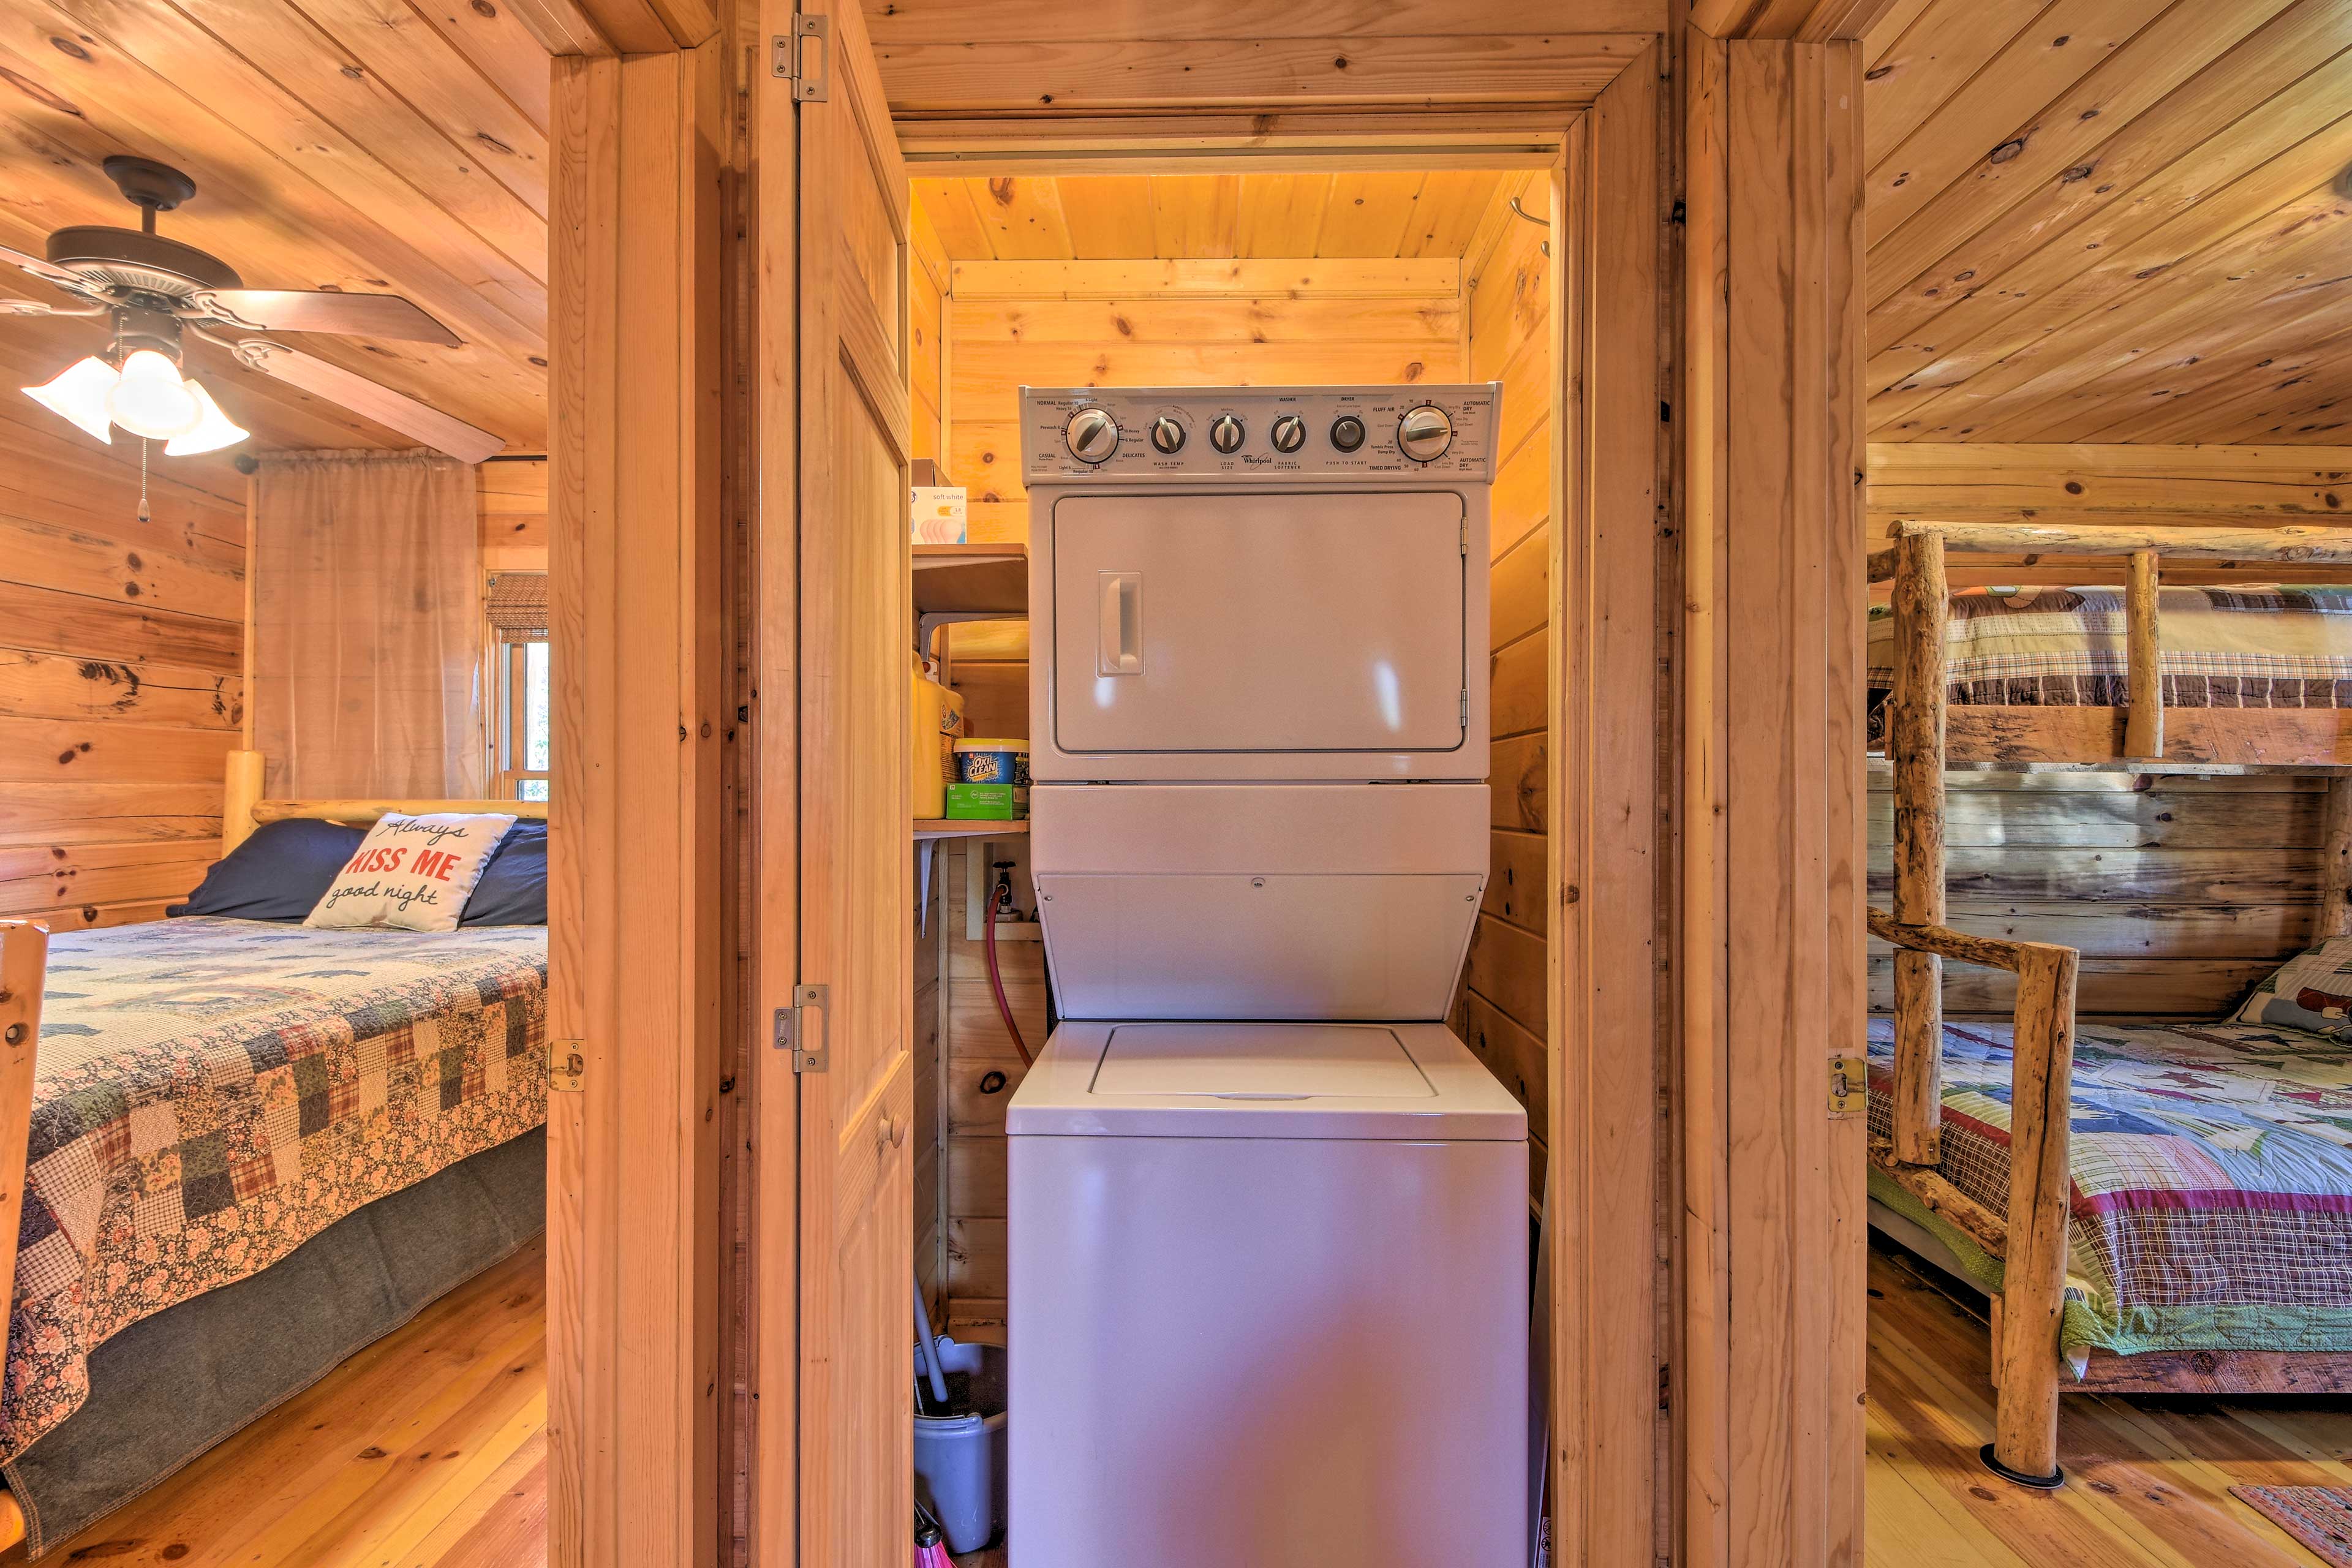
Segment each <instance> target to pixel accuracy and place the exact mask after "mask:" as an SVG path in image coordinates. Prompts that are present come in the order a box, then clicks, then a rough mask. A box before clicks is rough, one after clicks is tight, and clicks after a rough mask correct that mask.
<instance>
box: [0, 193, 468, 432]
mask: <svg viewBox="0 0 2352 1568" xmlns="http://www.w3.org/2000/svg"><path fill="white" fill-rule="evenodd" d="M105 169H106V173H107V175H108V177H109V178H110V179H112V180H113V181H114V183H115V184H116V186H117V187H118V188H119V189H121V192H122V195H123V196H124V198H125V199H127V200H129V201H130V202H131V203H133V204H134V205H137V206H138V208H139V211H140V226H139V227H137V228H135V229H131V228H110V227H107V226H102V225H83V226H77V227H73V228H61V229H59V230H58V231H57V232H56V233H55V234H52V235H51V236H49V238H48V244H47V251H48V255H47V258H42V257H37V256H28V255H26V253H25V252H23V251H21V250H14V249H11V248H9V247H6V246H0V259H5V260H8V261H13V262H15V263H16V265H17V266H19V267H21V268H24V269H25V270H26V271H27V272H29V273H31V274H32V275H33V276H34V277H36V278H38V279H42V280H43V281H44V282H47V283H51V284H54V285H56V286H57V287H58V288H59V289H64V290H65V291H66V292H67V293H68V294H71V295H73V296H74V297H75V298H76V299H77V300H79V301H81V302H80V303H78V304H74V305H53V304H48V303H46V302H43V301H40V300H15V299H0V315H17V316H106V317H110V318H111V326H112V329H113V335H112V337H111V339H110V342H109V343H108V345H107V346H106V348H104V349H103V350H101V351H100V353H94V354H91V355H89V356H88V357H86V358H84V359H82V360H80V361H78V362H77V363H74V364H72V365H70V366H68V368H67V369H66V370H64V371H63V372H61V373H60V374H58V376H57V377H56V378H55V379H54V380H52V381H50V382H48V383H47V384H44V385H41V386H28V387H26V388H25V392H26V395H29V396H31V397H33V398H35V399H36V400H37V401H38V402H40V403H42V404H43V405H47V407H48V408H50V409H52V410H54V411H55V412H57V413H58V414H61V415H63V416H65V417H66V418H68V419H70V420H72V421H73V422H74V423H75V424H77V425H79V426H81V427H82V428H83V429H85V430H87V431H89V433H90V434H91V435H93V436H95V437H98V438H99V439H100V440H101V441H111V440H112V437H111V436H110V434H109V432H108V427H109V426H110V425H119V426H121V427H122V428H123V429H125V430H128V431H130V432H131V434H133V435H136V436H141V437H146V438H148V439H151V440H161V441H167V442H168V443H169V445H167V446H166V447H164V448H163V450H164V453H165V455H166V456H171V457H179V456H184V455H186V454H189V453H193V452H209V451H213V450H215V449H216V448H218V447H226V446H229V445H231V444H233V443H235V442H237V441H241V440H243V439H244V438H245V437H246V434H247V433H246V432H245V431H244V430H241V429H239V428H238V427H237V426H236V425H235V424H233V423H231V422H230V421H229V419H228V418H227V417H226V416H224V415H223V414H222V413H221V411H220V409H219V407H218V406H217V405H215V404H214V402H213V400H212V395H211V394H209V393H207V392H206V391H205V388H204V387H203V385H202V384H199V383H197V382H196V381H194V380H193V379H185V378H183V376H182V375H181V374H180V366H181V360H182V342H183V339H184V335H185V334H189V333H193V334H194V335H195V336H196V337H199V338H202V339H203V340H204V341H205V342H208V343H213V344H215V345H217V346H218V347H220V348H223V349H226V350H227V351H228V353H230V354H231V355H232V356H234V357H235V359H236V363H238V364H240V365H242V366H244V367H245V368H246V369H247V370H257V371H259V372H260V373H261V374H264V375H270V376H275V377H277V378H278V380H280V381H283V382H286V383H289V384H291V385H294V386H298V387H300V388H301V389H302V390H303V391H305V392H308V393H312V394H315V395H318V396H320V397H323V398H325V399H327V400H328V401H329V402H331V403H335V404H338V405H341V406H342V407H344V408H348V409H350V410H351V411H352V413H354V414H358V415H362V416H365V417H367V418H369V419H372V420H373V421H375V422H376V423H377V424H379V425H382V426H386V427H387V428H390V429H393V430H397V431H399V432H400V433H401V434H402V435H404V436H409V437H415V439H416V440H418V441H421V442H423V443H425V445H426V446H429V447H436V448H437V449H439V450H441V451H443V452H446V453H447V454H449V456H451V457H453V458H458V459H460V460H462V461H464V462H468V463H478V462H480V461H481V460H482V459H483V458H488V456H490V455H491V454H492V453H494V452H496V451H498V450H499V448H500V447H504V446H505V445H506V443H505V442H504V441H502V440H501V439H500V438H499V437H496V436H493V435H491V434H490V433H489V432H488V431H487V430H481V429H478V428H476V427H475V426H471V425H468V424H467V423H466V422H465V421H464V420H462V419H459V418H457V417H455V416H451V415H447V414H444V413H442V412H441V411H440V410H439V409H437V408H435V407H432V406H431V405H427V404H424V403H420V402H418V401H417V400H416V399H415V398H413V397H409V396H406V395H403V394H401V393H397V392H394V391H393V390H392V389H391V388H390V387H388V386H379V385H378V384H375V383H374V382H373V381H370V380H368V379H367V378H366V377H364V376H360V375H354V374H352V373H351V372H350V371H347V370H344V369H343V368H341V366H339V365H333V364H330V363H327V362H326V361H325V360H322V359H318V358H315V357H313V356H312V355H310V354H306V353H303V352H302V351H301V350H299V349H297V348H290V347H289V346H288V345H286V344H284V343H281V342H273V341H271V340H270V339H268V338H264V337H256V336H252V335H250V334H253V333H256V332H271V331H293V332H342V333H350V334H352V335H353V336H357V337H369V338H398V339H402V340H404V341H406V342H425V343H440V344H442V345H444V346H445V347H449V348H455V347H457V346H458V339H457V335H456V334H455V333H453V332H451V331H449V329H448V328H446V327H445V326H443V325H442V324H441V323H440V322H438V321H435V320H434V319H433V318H432V317H431V316H429V315H427V314H426V313H425V311H424V310H421V309H419V308H418V307H417V306H416V305H415V304H413V303H411V302H410V301H409V300H404V299H402V298H401V297H400V296H399V295H397V294H346V293H342V292H340V291H338V290H335V289H318V290H309V291H305V290H299V289H247V288H246V287H245V286H244V285H245V280H244V279H242V278H239V277H238V276H237V275H236V271H235V270H234V269H233V268H230V267H229V266H228V265H227V264H226V262H223V261H222V260H220V259H219V258H216V257H214V256H210V255H207V254H206V253H205V252H204V251H201V250H198V249H197V248H196V247H194V246H192V245H183V244H181V243H180V242H179V241H178V240H175V239H166V238H165V237H163V236H162V235H159V234H157V233H156V232H155V215H156V214H157V213H159V212H170V211H171V210H172V209H173V208H174V207H176V206H178V205H180V204H181V203H183V202H184V201H187V200H188V199H189V198H190V197H192V196H194V195H195V194H196V184H195V182H194V180H191V179H189V178H188V176H187V175H185V174H182V173H180V171H179V170H177V169H174V168H172V167H170V166H169V165H167V164H163V163H155V162H153V161H152V160H151V159H146V158H133V157H127V156H123V155H120V154H118V155H116V156H114V157H111V158H109V159H107V160H106V163H105Z"/></svg>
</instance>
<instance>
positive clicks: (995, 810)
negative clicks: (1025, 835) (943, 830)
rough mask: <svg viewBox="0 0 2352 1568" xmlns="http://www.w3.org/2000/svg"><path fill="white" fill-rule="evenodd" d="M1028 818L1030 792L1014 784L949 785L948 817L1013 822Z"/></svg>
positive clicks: (978, 820) (972, 820) (963, 819)
mask: <svg viewBox="0 0 2352 1568" xmlns="http://www.w3.org/2000/svg"><path fill="white" fill-rule="evenodd" d="M1028 815H1029V792H1028V791H1027V790H1025V789H1023V788H1021V787H1020V786H1019V785H1017V784H950V785H948V817H949V819H950V820H951V821H954V820H962V821H971V822H1012V821H1015V820H1017V819H1018V818H1021V817H1024V816H1028Z"/></svg>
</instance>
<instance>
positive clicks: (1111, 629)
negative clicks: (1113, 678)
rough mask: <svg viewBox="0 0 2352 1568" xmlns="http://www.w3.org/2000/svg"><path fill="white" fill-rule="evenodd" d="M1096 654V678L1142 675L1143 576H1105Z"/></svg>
mask: <svg viewBox="0 0 2352 1568" xmlns="http://www.w3.org/2000/svg"><path fill="white" fill-rule="evenodd" d="M1101 576H1102V608H1101V615H1100V616H1099V619H1098V622H1097V626H1098V637H1097V647H1096V654H1095V673H1096V674H1097V675H1141V674H1142V673H1143V574H1142V573H1140V572H1105V573H1103V574H1101Z"/></svg>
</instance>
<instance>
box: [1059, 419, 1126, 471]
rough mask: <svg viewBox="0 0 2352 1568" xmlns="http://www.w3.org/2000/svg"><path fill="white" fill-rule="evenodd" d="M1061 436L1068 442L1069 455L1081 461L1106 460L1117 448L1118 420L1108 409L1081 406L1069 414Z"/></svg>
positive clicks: (1096, 461)
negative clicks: (1074, 412)
mask: <svg viewBox="0 0 2352 1568" xmlns="http://www.w3.org/2000/svg"><path fill="white" fill-rule="evenodd" d="M1062 437H1063V439H1064V440H1066V441H1067V442H1068V443H1069V447H1070V456H1071V457H1073V458H1076V459H1077V460H1078V461H1080V462H1081V463H1100V462H1107V461H1108V460H1109V458H1110V457H1111V455H1112V454H1113V453H1115V452H1117V451H1118V420H1116V419H1113V418H1112V417H1111V416H1110V413H1109V411H1108V409H1102V408H1081V409H1079V410H1078V411H1077V412H1076V414H1073V415H1071V416H1070V422H1069V424H1068V425H1067V426H1064V428H1063V430H1062Z"/></svg>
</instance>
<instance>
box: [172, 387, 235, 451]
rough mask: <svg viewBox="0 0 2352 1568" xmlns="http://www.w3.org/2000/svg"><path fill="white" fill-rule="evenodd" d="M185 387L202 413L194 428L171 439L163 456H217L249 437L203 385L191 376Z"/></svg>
mask: <svg viewBox="0 0 2352 1568" xmlns="http://www.w3.org/2000/svg"><path fill="white" fill-rule="evenodd" d="M188 391H189V392H190V393H192V394H194V396H195V400H196V406H197V408H198V409H199V410H200V411H201V412H200V413H199V416H198V417H197V419H196V427H195V428H194V429H193V430H190V431H187V432H185V433H184V434H182V435H178V436H174V437H172V439H171V441H170V443H169V444H168V445H166V446H165V447H164V448H163V456H165V457H167V458H193V457H194V456H195V455H196V454H197V453H199V452H217V451H219V450H220V449H221V448H222V447H234V446H235V445H236V444H237V443H238V442H239V441H242V440H244V439H245V438H246V437H247V436H248V435H250V434H251V432H250V431H247V430H245V429H243V428H241V427H240V426H237V425H236V423H235V422H234V421H233V420H231V419H230V418H229V416H227V415H226V414H223V413H222V412H221V411H220V405H219V404H217V403H215V402H214V401H213V395H212V394H211V393H209V392H206V391H205V385H204V383H202V382H200V381H197V380H196V379H194V377H193V376H192V377H190V378H189V380H188Z"/></svg>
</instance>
